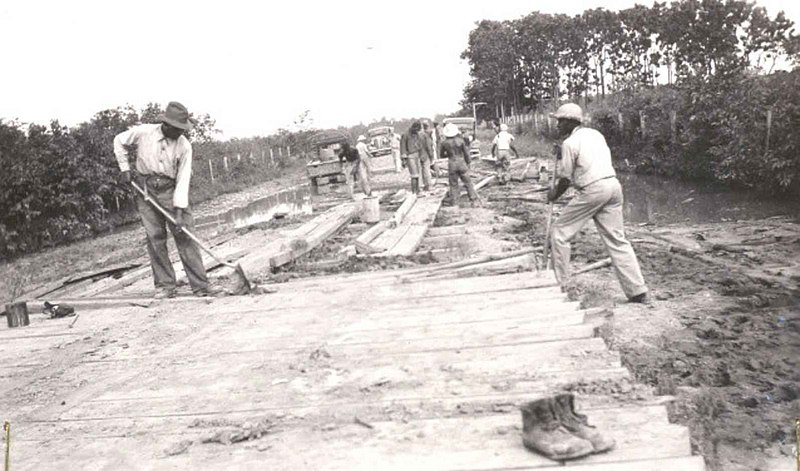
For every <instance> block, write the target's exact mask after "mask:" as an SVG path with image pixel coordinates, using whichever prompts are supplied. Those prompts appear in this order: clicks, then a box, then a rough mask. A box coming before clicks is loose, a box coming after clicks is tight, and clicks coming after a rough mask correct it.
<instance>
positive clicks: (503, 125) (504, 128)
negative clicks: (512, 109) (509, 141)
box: [500, 123, 508, 131]
mask: <svg viewBox="0 0 800 471" xmlns="http://www.w3.org/2000/svg"><path fill="white" fill-rule="evenodd" d="M500 130H501V131H508V124H506V123H503V124H501V125H500Z"/></svg>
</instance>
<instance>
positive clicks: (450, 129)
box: [442, 123, 458, 137]
mask: <svg viewBox="0 0 800 471" xmlns="http://www.w3.org/2000/svg"><path fill="white" fill-rule="evenodd" d="M442 132H443V133H444V137H456V136H458V126H456V125H455V124H453V123H447V124H445V125H444V130H443V131H442Z"/></svg>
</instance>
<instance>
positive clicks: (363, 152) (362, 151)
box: [356, 141, 372, 161]
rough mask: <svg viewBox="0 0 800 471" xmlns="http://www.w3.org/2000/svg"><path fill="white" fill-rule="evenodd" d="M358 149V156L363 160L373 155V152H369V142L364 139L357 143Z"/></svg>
mask: <svg viewBox="0 0 800 471" xmlns="http://www.w3.org/2000/svg"><path fill="white" fill-rule="evenodd" d="M356 150H357V151H358V156H359V157H360V158H361V160H363V161H367V160H369V158H370V157H372V154H370V153H369V149H368V148H367V143H366V142H364V141H359V142H358V144H356Z"/></svg>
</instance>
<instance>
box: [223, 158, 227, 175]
mask: <svg viewBox="0 0 800 471" xmlns="http://www.w3.org/2000/svg"><path fill="white" fill-rule="evenodd" d="M222 163H223V164H224V166H225V172H226V173H227V172H228V156H227V155H226V156H224V157H222Z"/></svg>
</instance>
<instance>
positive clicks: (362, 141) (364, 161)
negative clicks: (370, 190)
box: [356, 134, 372, 179]
mask: <svg viewBox="0 0 800 471" xmlns="http://www.w3.org/2000/svg"><path fill="white" fill-rule="evenodd" d="M356 150H357V151H358V158H359V159H360V160H361V167H363V168H364V170H365V171H366V173H367V178H368V179H369V178H371V177H372V152H370V151H369V147H367V138H366V136H364V135H363V134H361V135H360V136H358V139H356Z"/></svg>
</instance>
